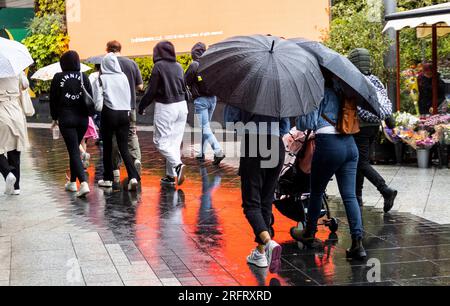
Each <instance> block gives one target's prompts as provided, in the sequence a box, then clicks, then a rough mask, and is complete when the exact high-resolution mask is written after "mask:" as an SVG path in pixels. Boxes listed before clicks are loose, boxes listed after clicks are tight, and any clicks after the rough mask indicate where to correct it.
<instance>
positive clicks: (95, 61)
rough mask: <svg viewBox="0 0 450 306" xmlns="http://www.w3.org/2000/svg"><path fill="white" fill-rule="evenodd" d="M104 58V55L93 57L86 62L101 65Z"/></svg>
mask: <svg viewBox="0 0 450 306" xmlns="http://www.w3.org/2000/svg"><path fill="white" fill-rule="evenodd" d="M104 57H105V56H104V55H97V56H91V57H90V58H88V59H87V60H85V61H84V62H85V63H88V64H94V65H101V63H102V60H103V58H104Z"/></svg>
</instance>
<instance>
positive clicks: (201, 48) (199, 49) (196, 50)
mask: <svg viewBox="0 0 450 306" xmlns="http://www.w3.org/2000/svg"><path fill="white" fill-rule="evenodd" d="M205 52H206V45H205V44H204V43H201V42H199V43H196V44H195V45H194V47H192V50H191V55H192V59H193V60H194V61H198V59H199V58H200V57H201V56H202V55H203V53H205Z"/></svg>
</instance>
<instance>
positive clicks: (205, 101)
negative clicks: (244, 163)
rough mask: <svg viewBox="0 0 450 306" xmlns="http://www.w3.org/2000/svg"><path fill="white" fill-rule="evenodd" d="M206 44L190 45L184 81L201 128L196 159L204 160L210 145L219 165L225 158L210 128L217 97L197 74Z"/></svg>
mask: <svg viewBox="0 0 450 306" xmlns="http://www.w3.org/2000/svg"><path fill="white" fill-rule="evenodd" d="M205 51H206V45H205V44H204V43H201V42H199V43H196V44H195V45H194V47H192V51H191V54H192V60H193V61H192V63H191V65H190V66H189V68H188V69H187V71H186V74H185V79H186V80H185V81H186V85H187V86H188V87H189V88H190V90H191V92H192V96H193V98H194V107H195V116H196V120H197V121H198V125H199V126H200V127H201V129H202V147H201V152H200V154H199V156H198V157H197V159H198V160H200V161H204V160H205V152H206V149H207V146H208V145H210V146H211V148H212V149H213V151H214V162H213V164H214V165H219V164H220V163H221V162H222V160H223V159H224V158H225V155H224V153H223V151H222V147H221V146H220V144H219V142H218V141H217V139H216V136H214V133H213V132H212V130H211V125H210V122H211V119H212V116H213V114H214V110H215V109H216V104H217V98H216V97H215V96H213V95H212V94H211V93H210V92H209V91H208V89H207V88H206V86H205V84H204V83H203V81H202V78H201V76H200V75H199V74H198V68H199V65H200V64H199V62H198V60H199V58H200V57H201V56H202V55H203V53H205Z"/></svg>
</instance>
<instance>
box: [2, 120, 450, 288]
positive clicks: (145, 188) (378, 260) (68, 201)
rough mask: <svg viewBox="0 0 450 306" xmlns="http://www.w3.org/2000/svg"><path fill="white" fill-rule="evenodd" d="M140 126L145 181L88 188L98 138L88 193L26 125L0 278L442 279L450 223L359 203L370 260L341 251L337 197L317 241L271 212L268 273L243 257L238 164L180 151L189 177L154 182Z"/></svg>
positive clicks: (53, 144) (156, 165)
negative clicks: (293, 232)
mask: <svg viewBox="0 0 450 306" xmlns="http://www.w3.org/2000/svg"><path fill="white" fill-rule="evenodd" d="M139 136H140V142H141V146H142V154H143V156H144V158H143V159H144V160H143V175H142V188H141V191H140V192H139V193H138V194H132V193H128V192H126V191H123V190H118V191H113V190H102V189H98V188H97V187H95V182H96V181H97V180H98V179H99V177H100V175H101V165H100V164H101V163H100V162H99V156H100V151H99V150H100V148H99V147H96V146H93V145H92V146H90V148H89V151H90V152H91V154H92V156H93V159H92V163H91V166H90V168H89V169H88V173H89V183H90V186H91V194H90V195H89V196H88V197H87V199H76V198H75V197H74V195H72V194H68V193H66V192H64V190H63V186H64V183H65V176H66V173H67V171H68V169H67V168H68V157H67V153H66V151H65V148H64V145H63V142H62V141H53V140H52V139H51V132H50V130H48V129H30V140H31V144H32V145H31V149H30V150H29V152H27V153H25V154H24V158H23V183H22V189H23V190H22V192H23V194H22V195H21V196H20V197H6V196H4V195H0V203H1V204H0V286H1V285H152V286H158V285H167V286H179V285H185V286H198V285H226V286H232V285H272V286H279V285H281V286H285V285H301V286H317V285H345V284H353V285H389V286H390V285H450V225H444V224H437V223H434V222H432V221H429V220H426V219H423V218H421V217H418V216H415V215H412V214H410V213H406V212H394V213H391V214H387V215H385V214H383V213H382V211H381V210H380V209H378V208H377V206H376V205H375V206H374V207H366V208H365V209H364V211H363V219H364V225H365V241H364V244H365V246H366V248H367V250H368V259H367V260H365V261H364V262H349V261H347V260H346V259H345V248H346V247H348V246H349V244H350V240H349V239H350V238H349V235H348V226H347V224H348V223H347V220H346V216H345V212H344V211H343V206H342V205H340V204H339V202H338V201H337V200H335V199H332V201H331V210H332V214H333V216H336V217H337V218H338V220H339V227H340V228H339V231H338V233H337V237H334V236H333V235H330V232H329V230H328V229H326V228H321V229H320V232H319V238H321V239H322V240H323V241H324V243H323V245H321V246H320V247H318V248H317V249H314V250H305V249H303V248H299V245H298V244H297V243H296V242H294V241H292V239H291V238H290V235H289V229H290V228H291V227H292V226H293V225H295V224H294V222H293V221H291V220H289V219H287V218H285V217H283V216H282V215H280V214H279V213H278V212H275V219H276V223H275V226H274V227H275V232H276V236H275V239H276V240H277V241H278V242H279V243H281V244H282V246H283V262H282V270H281V271H280V272H279V273H278V274H270V273H268V272H267V271H265V270H262V269H257V268H252V267H249V266H248V265H247V264H246V261H245V258H246V256H247V255H248V254H249V252H250V250H251V248H252V247H254V243H253V239H254V238H253V236H252V232H251V229H250V227H249V225H248V223H247V222H246V220H245V218H244V216H243V213H242V209H241V202H240V181H239V178H238V177H237V175H236V174H237V169H236V167H235V166H234V165H235V163H231V164H232V165H223V166H221V167H220V168H217V167H214V166H212V165H211V164H210V163H206V164H205V165H204V166H200V165H199V164H198V163H197V162H196V161H195V160H193V159H186V160H185V161H186V163H187V164H188V166H189V168H188V180H187V182H186V183H185V185H183V186H182V188H179V189H170V188H162V187H160V185H159V180H160V178H161V176H162V175H163V174H164V169H163V167H164V165H165V163H164V161H163V159H162V157H161V156H160V155H159V154H158V153H157V152H156V150H155V148H154V146H153V144H152V134H151V133H150V132H142V133H140V135H139ZM123 174H124V173H123ZM123 176H124V175H123ZM1 184H3V182H2V183H1ZM0 188H3V185H0ZM373 264H375V268H373ZM374 269H376V270H374ZM377 269H378V270H377ZM373 271H379V273H375V274H374V273H373ZM373 281H377V282H376V283H373Z"/></svg>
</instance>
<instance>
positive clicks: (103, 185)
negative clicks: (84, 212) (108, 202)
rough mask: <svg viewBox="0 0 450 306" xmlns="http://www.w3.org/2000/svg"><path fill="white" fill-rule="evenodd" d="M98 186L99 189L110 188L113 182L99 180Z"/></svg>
mask: <svg viewBox="0 0 450 306" xmlns="http://www.w3.org/2000/svg"><path fill="white" fill-rule="evenodd" d="M98 186H99V187H101V188H111V187H112V186H113V182H111V181H105V180H100V181H98Z"/></svg>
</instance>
